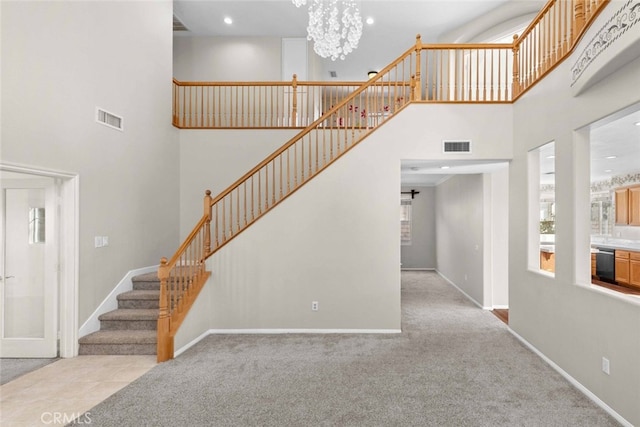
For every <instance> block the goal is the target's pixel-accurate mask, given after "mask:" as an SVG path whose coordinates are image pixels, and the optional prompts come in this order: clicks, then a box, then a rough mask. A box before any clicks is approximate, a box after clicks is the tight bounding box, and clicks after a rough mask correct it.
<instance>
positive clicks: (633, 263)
mask: <svg viewBox="0 0 640 427" xmlns="http://www.w3.org/2000/svg"><path fill="white" fill-rule="evenodd" d="M629 284H630V285H631V286H633V287H634V288H638V289H640V252H630V253H629Z"/></svg>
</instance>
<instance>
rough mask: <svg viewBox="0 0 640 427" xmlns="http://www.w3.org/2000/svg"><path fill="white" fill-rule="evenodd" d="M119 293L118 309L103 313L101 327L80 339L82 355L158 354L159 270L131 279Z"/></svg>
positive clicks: (80, 352)
mask: <svg viewBox="0 0 640 427" xmlns="http://www.w3.org/2000/svg"><path fill="white" fill-rule="evenodd" d="M132 282H133V290H132V291H128V292H123V293H121V294H120V295H118V297H117V299H118V308H117V309H116V310H113V311H110V312H108V313H104V314H102V315H101V316H100V317H99V319H100V330H99V331H97V332H93V333H91V334H89V335H86V336H84V337H82V338H80V340H79V343H80V350H79V354H80V355H106V354H115V355H137V354H156V351H157V345H156V343H157V332H156V331H157V326H158V301H159V300H160V280H159V279H158V274H157V273H147V274H142V275H140V276H136V277H134V278H133V279H132Z"/></svg>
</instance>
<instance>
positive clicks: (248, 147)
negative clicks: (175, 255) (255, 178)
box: [180, 129, 297, 238]
mask: <svg viewBox="0 0 640 427" xmlns="http://www.w3.org/2000/svg"><path fill="white" fill-rule="evenodd" d="M296 133H297V131H296V130H235V129H234V130H216V131H206V130H182V131H180V171H181V172H180V174H181V179H180V224H181V227H180V237H181V238H184V237H186V236H187V235H188V234H189V233H190V232H191V230H192V229H193V227H194V226H195V225H196V223H197V222H198V221H199V220H200V218H201V217H202V215H203V214H204V208H203V197H204V194H205V191H206V190H211V193H212V195H213V196H215V195H217V194H219V193H221V192H222V191H224V190H226V189H227V187H228V186H230V185H231V184H233V183H234V182H235V181H237V180H238V179H239V178H240V177H242V176H243V175H244V174H245V173H247V172H249V171H250V170H251V168H253V167H254V166H255V165H257V164H258V163H260V162H261V161H262V160H264V159H265V158H266V157H268V156H269V155H270V154H272V153H273V152H274V151H276V150H277V149H278V148H280V146H282V145H283V144H284V143H285V142H287V141H288V140H289V139H291V138H292V137H293V136H294V135H295V134H296Z"/></svg>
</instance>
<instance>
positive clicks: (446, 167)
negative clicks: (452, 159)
mask: <svg viewBox="0 0 640 427" xmlns="http://www.w3.org/2000/svg"><path fill="white" fill-rule="evenodd" d="M450 167H451V166H440V169H449V168H450Z"/></svg>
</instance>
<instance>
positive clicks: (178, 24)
mask: <svg viewBox="0 0 640 427" xmlns="http://www.w3.org/2000/svg"><path fill="white" fill-rule="evenodd" d="M173 31H189V29H188V28H187V27H185V25H184V24H183V23H182V21H181V20H180V18H178V17H177V16H176V15H173Z"/></svg>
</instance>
